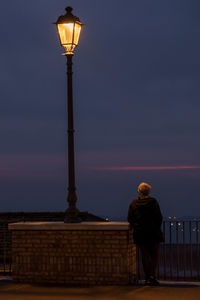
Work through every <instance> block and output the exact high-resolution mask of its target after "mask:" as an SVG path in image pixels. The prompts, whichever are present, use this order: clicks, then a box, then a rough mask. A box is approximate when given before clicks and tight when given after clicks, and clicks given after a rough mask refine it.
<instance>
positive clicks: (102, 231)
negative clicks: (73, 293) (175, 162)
mask: <svg viewBox="0 0 200 300" xmlns="http://www.w3.org/2000/svg"><path fill="white" fill-rule="evenodd" d="M9 229H10V230H11V231H12V277H13V280H14V281H15V282H31V283H56V284H65V285H70V286H74V285H76V286H83V285H113V284H114V285H127V284H130V283H133V282H134V280H135V277H136V247H135V245H134V244H133V240H132V232H131V231H130V230H129V226H128V223H114V222H110V223H102V222H101V223H90V224H89V223H81V224H64V223H60V222H56V223H16V224H11V225H9Z"/></svg>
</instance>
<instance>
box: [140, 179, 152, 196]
mask: <svg viewBox="0 0 200 300" xmlns="http://www.w3.org/2000/svg"><path fill="white" fill-rule="evenodd" d="M150 191H151V186H150V185H149V184H148V183H146V182H141V183H140V184H139V185H138V193H141V194H143V195H144V196H148V195H149V194H150Z"/></svg>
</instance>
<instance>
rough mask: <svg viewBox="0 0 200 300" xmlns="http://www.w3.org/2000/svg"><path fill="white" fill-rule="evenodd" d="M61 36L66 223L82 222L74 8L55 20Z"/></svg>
mask: <svg viewBox="0 0 200 300" xmlns="http://www.w3.org/2000/svg"><path fill="white" fill-rule="evenodd" d="M54 24H56V26H57V30H58V35H59V38H60V43H61V46H63V47H64V49H65V53H64V55H65V56H66V57H67V86H68V101H67V112H68V197H67V201H68V209H67V210H66V217H65V220H64V222H65V223H78V222H81V220H80V218H79V216H78V215H79V210H78V209H77V208H76V202H77V196H76V184H75V168H74V124H73V123H74V122H73V91H72V56H73V54H74V49H75V48H76V46H78V41H79V36H80V32H81V27H82V25H83V24H82V23H81V22H80V20H79V18H78V17H76V16H74V15H73V14H72V8H71V7H69V6H68V7H67V8H66V14H65V15H64V16H60V17H59V18H58V20H57V22H55V23H54Z"/></svg>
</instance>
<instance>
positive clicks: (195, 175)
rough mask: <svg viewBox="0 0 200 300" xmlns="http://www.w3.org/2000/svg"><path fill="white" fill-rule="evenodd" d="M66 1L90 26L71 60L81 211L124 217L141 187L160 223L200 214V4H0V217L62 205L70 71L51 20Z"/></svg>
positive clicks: (174, 0) (144, 0)
mask: <svg viewBox="0 0 200 300" xmlns="http://www.w3.org/2000/svg"><path fill="white" fill-rule="evenodd" d="M68 5H71V6H72V7H73V8H74V11H73V12H74V14H75V15H77V16H79V18H80V20H81V21H82V22H83V23H85V24H86V26H85V27H84V28H83V30H82V33H81V37H80V44H79V47H78V48H77V49H76V52H75V55H74V57H73V62H74V65H73V67H74V115H75V130H76V132H75V150H76V175H77V193H78V203H77V205H78V208H79V209H80V210H88V211H90V212H93V213H95V214H97V215H102V216H108V217H112V218H115V219H116V218H118V217H119V218H121V217H124V218H125V216H126V214H127V209H128V205H129V203H130V201H131V200H132V198H135V197H136V196H137V193H136V190H137V185H138V184H139V183H140V182H141V181H147V182H149V183H150V184H151V185H152V195H153V196H155V197H157V198H158V200H159V202H160V205H161V208H162V211H163V214H164V215H165V216H168V215H177V216H183V215H200V212H199V211H200V204H199V184H200V169H199V166H200V156H199V153H200V139H199V131H200V118H199V112H200V101H199V99H200V84H199V82H200V55H199V53H200V17H199V16H200V2H199V1H198V0H193V1H184V0H167V1H160V0H153V1H149V0H136V1H131V0H129V1H128V0H126V1H123V2H122V1H118V0H115V1H112V0H110V1H105V0H101V1H99V0H84V1H81V0H73V1H67V2H66V1H63V0H60V1H53V0H48V1H47V0H42V1H39V0H37V1H34V2H32V1H26V0H18V1H1V4H0V17H1V27H0V36H1V47H0V54H1V55H0V65H1V68H0V82H1V88H0V99H1V102H0V104H1V109H0V120H1V127H0V139H1V148H0V179H1V181H0V197H1V207H0V211H19V210H20V211H40V210H43V211H50V210H51V211H52V210H56V211H60V210H64V209H65V208H66V207H67V205H66V194H67V169H66V167H67V165H66V151H67V123H66V121H67V120H66V89H67V86H66V74H65V73H66V64H65V57H63V56H62V55H61V53H63V52H64V50H63V49H62V48H61V46H60V45H59V40H58V36H57V32H56V28H55V27H54V26H53V25H52V24H51V23H52V22H54V21H56V20H57V17H58V16H59V15H61V14H63V13H64V8H65V7H66V6H68ZM130 166H131V167H133V168H132V169H131V170H120V168H119V169H118V167H130ZM137 166H143V167H145V166H147V167H149V166H152V169H151V170H148V169H147V170H146V169H145V168H144V169H142V170H135V169H134V167H137ZM158 166H163V168H162V170H155V169H154V167H158ZM169 166H191V167H193V166H197V167H198V168H196V169H193V168H191V169H185V168H183V169H176V170H167V169H165V167H169ZM110 167H115V169H114V170H113V169H110ZM101 168H107V169H106V170H105V169H101ZM136 169H137V168H136Z"/></svg>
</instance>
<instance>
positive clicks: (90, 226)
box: [8, 222, 129, 230]
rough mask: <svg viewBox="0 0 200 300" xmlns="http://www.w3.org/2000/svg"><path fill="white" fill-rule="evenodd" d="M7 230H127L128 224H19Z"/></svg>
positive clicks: (10, 225)
mask: <svg viewBox="0 0 200 300" xmlns="http://www.w3.org/2000/svg"><path fill="white" fill-rule="evenodd" d="M8 229H9V230H129V223H128V222H82V223H64V222H19V223H11V224H9V225H8Z"/></svg>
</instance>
